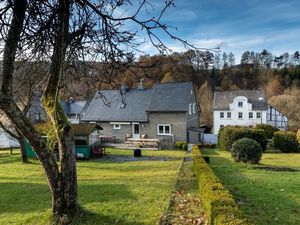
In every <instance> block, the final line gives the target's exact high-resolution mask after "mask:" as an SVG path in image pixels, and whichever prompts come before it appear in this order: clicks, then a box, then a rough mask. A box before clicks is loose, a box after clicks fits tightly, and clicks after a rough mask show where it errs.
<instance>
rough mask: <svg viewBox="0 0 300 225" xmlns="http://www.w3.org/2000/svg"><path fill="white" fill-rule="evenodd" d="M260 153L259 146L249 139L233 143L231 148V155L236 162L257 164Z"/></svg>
mask: <svg viewBox="0 0 300 225" xmlns="http://www.w3.org/2000/svg"><path fill="white" fill-rule="evenodd" d="M262 152H263V150H262V148H261V146H260V144H259V143H258V142H257V141H254V140H252V139H250V138H242V139H239V140H237V141H235V142H234V143H233V145H232V148H231V155H232V157H233V159H234V161H236V162H245V163H248V162H249V163H258V162H259V161H260V159H261V156H262Z"/></svg>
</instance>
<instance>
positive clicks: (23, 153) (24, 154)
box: [19, 137, 28, 163]
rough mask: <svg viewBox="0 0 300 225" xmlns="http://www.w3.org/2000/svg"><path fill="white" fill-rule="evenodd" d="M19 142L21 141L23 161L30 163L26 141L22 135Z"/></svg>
mask: <svg viewBox="0 0 300 225" xmlns="http://www.w3.org/2000/svg"><path fill="white" fill-rule="evenodd" d="M19 143H20V150H21V159H22V162H23V163H28V157H27V153H26V149H25V143H24V140H23V139H22V137H21V138H20V140H19Z"/></svg>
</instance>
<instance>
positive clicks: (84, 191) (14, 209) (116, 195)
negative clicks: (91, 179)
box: [0, 183, 136, 213]
mask: <svg viewBox="0 0 300 225" xmlns="http://www.w3.org/2000/svg"><path fill="white" fill-rule="evenodd" d="M78 190H79V200H80V204H83V205H84V204H88V203H94V202H97V203H99V202H100V203H101V202H108V201H116V200H120V199H133V200H134V199H136V198H135V197H134V196H133V195H132V193H131V192H130V191H129V190H128V188H127V186H126V185H124V184H80V186H79V187H78ZM0 193H1V195H0V209H1V212H2V213H20V212H21V213H22V212H23V213H26V212H34V211H44V210H48V209H49V208H50V207H51V194H50V190H49V187H48V185H47V184H36V183H0Z"/></svg>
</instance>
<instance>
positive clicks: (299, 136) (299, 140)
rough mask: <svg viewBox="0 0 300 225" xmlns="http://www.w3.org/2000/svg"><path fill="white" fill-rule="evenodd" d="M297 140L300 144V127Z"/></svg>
mask: <svg viewBox="0 0 300 225" xmlns="http://www.w3.org/2000/svg"><path fill="white" fill-rule="evenodd" d="M297 140H298V142H299V144H300V129H299V130H298V132H297Z"/></svg>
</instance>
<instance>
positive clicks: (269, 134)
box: [255, 124, 279, 139]
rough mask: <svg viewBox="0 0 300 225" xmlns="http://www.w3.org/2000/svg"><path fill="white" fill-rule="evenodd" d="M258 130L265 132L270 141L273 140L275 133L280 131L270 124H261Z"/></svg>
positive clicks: (257, 127)
mask: <svg viewBox="0 0 300 225" xmlns="http://www.w3.org/2000/svg"><path fill="white" fill-rule="evenodd" d="M255 128H256V129H261V130H264V131H265V133H266V136H267V138H268V139H272V138H273V135H274V133H275V132H277V131H279V129H278V128H276V127H273V126H271V125H268V124H259V125H257V126H256V127H255Z"/></svg>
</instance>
